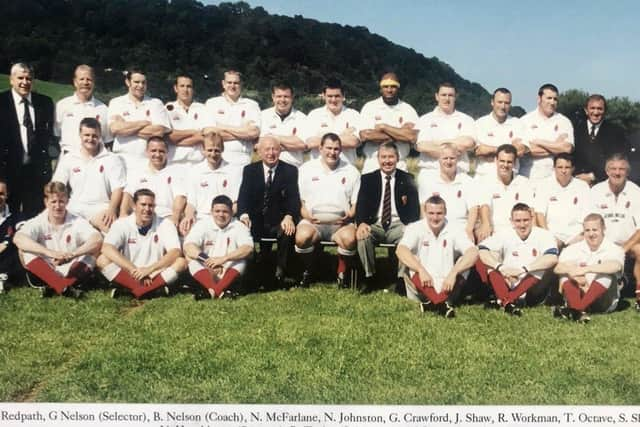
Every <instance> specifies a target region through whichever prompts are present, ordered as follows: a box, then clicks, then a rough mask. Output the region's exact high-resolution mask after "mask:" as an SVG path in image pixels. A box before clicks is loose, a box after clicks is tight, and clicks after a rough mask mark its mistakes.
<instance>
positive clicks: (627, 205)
mask: <svg viewBox="0 0 640 427" xmlns="http://www.w3.org/2000/svg"><path fill="white" fill-rule="evenodd" d="M629 206H631V200H627V203H626V204H625V205H624V207H625V208H627V209H629Z"/></svg>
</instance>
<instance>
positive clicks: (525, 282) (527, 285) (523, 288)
mask: <svg viewBox="0 0 640 427" xmlns="http://www.w3.org/2000/svg"><path fill="white" fill-rule="evenodd" d="M538 282H539V280H538V278H537V277H535V276H532V275H530V274H527V275H526V276H524V279H522V280H521V281H520V283H518V286H516V287H515V289H513V290H512V291H510V292H509V295H508V296H507V300H509V301H508V302H514V301H515V300H517V299H518V298H520V295H523V294H524V293H525V292H527V291H528V290H529V289H531V288H532V287H533V286H534V285H535V284H536V283H538Z"/></svg>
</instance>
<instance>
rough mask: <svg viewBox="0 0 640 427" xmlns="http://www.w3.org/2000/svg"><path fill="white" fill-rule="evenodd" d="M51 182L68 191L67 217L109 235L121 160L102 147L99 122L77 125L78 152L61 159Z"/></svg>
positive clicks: (121, 176) (115, 209)
mask: <svg viewBox="0 0 640 427" xmlns="http://www.w3.org/2000/svg"><path fill="white" fill-rule="evenodd" d="M53 181H57V182H61V183H63V184H68V185H69V186H70V187H71V200H70V201H69V211H70V212H71V213H73V214H74V215H77V216H81V217H83V218H84V219H86V220H87V221H89V222H90V223H91V225H93V226H94V227H96V228H97V229H98V230H100V231H102V232H103V233H106V232H107V231H109V227H111V224H112V223H113V221H115V220H116V218H118V213H119V208H120V202H121V200H122V189H123V188H124V186H125V184H126V180H125V171H124V165H123V164H122V160H121V159H120V158H119V157H118V156H116V155H115V154H112V153H111V152H109V151H107V149H106V148H105V147H104V145H103V144H102V137H101V136H100V122H98V121H97V120H96V119H94V118H92V117H87V118H84V119H82V120H81V121H80V150H79V151H70V152H69V153H67V154H66V155H65V156H64V157H63V158H62V160H61V161H60V163H58V167H57V168H56V172H55V173H54V174H53Z"/></svg>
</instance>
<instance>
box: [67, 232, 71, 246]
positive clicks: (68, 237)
mask: <svg viewBox="0 0 640 427" xmlns="http://www.w3.org/2000/svg"><path fill="white" fill-rule="evenodd" d="M66 241H67V244H69V243H71V234H67V239H66Z"/></svg>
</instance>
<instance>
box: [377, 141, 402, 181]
mask: <svg viewBox="0 0 640 427" xmlns="http://www.w3.org/2000/svg"><path fill="white" fill-rule="evenodd" d="M378 164H379V165H380V170H381V171H382V172H383V173H384V174H386V175H390V174H392V173H393V171H395V170H396V165H397V164H398V153H397V152H396V150H394V149H393V148H385V147H380V149H379V150H378Z"/></svg>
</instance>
